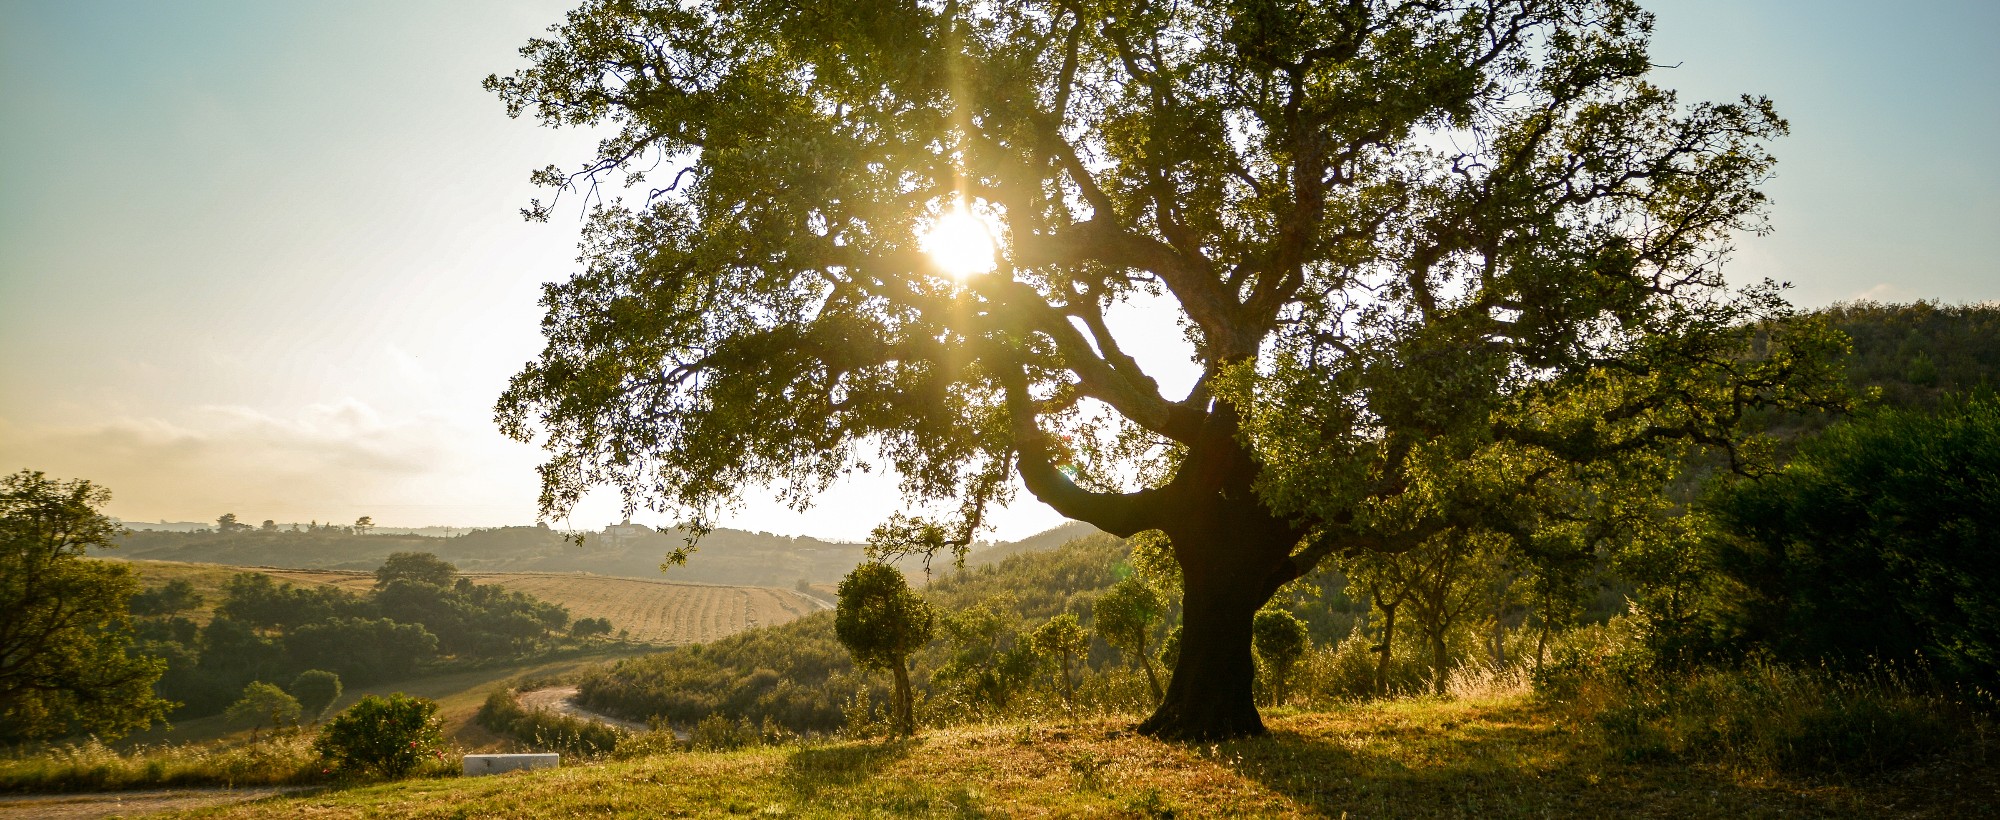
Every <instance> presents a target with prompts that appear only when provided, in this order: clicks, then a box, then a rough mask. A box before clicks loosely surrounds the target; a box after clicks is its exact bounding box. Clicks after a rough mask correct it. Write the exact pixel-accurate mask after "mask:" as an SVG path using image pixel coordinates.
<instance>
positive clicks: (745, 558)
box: [107, 523, 1096, 588]
mask: <svg viewBox="0 0 2000 820" xmlns="http://www.w3.org/2000/svg"><path fill="white" fill-rule="evenodd" d="M607 529H608V530H609V531H608V532H598V533H589V534H586V535H585V536H584V538H583V543H581V544H578V543H576V542H575V541H573V540H570V539H569V538H568V537H567V534H566V533H564V532H562V531H560V530H553V529H550V528H548V527H541V526H535V527H494V528H491V529H482V530H472V531H470V532H467V533H464V534H462V535H457V536H453V537H450V538H438V537H431V536H423V535H410V534H384V533H369V534H365V535H364V534H355V533H351V532H346V531H343V530H341V529H324V528H323V529H319V530H311V531H303V532H295V531H290V530H278V531H261V530H249V531H239V532H230V533H219V532H213V531H201V532H169V531H164V530H144V531H134V532H131V533H128V534H126V535H125V536H124V537H123V538H122V539H120V541H119V549H118V550H117V551H116V552H112V553H108V554H107V556H108V557H116V558H128V559H145V560H154V561H181V562H188V563H205V564H224V565H230V566H257V567H284V568H290V569H328V570H357V571H373V570H374V569H375V568H376V567H377V566H380V565H381V564H382V561H383V559H385V558H388V557H389V556H390V555H391V554H393V553H398V552H428V553H432V554H434V555H436V556H438V557H439V558H443V559H444V560H446V561H450V562H452V563H453V564H456V565H457V566H458V568H459V569H461V570H464V571H467V572H589V573H594V574H597V575H617V576H624V577H627V578H644V579H652V580H660V579H663V578H664V580H668V581H683V582H693V583H705V584H729V585H737V586H765V587H785V588H791V587H794V586H796V585H797V584H798V583H799V582H800V581H805V582H807V583H808V584H833V583H837V582H838V581H839V580H840V578H841V577H842V576H844V575H846V574H847V572H848V571H849V570H851V569H853V568H854V565H855V564H858V563H860V562H861V561H863V560H865V558H866V552H865V546H864V545H862V544H853V543H845V542H838V541H822V540H820V539H817V538H809V537H790V536H783V535H773V534H771V533H765V532H748V531H744V530H732V529H718V530H716V531H714V532H712V533H710V534H709V535H708V536H707V537H706V538H703V539H702V540H701V544H700V551H698V552H697V553H695V555H694V557H693V558H691V559H689V560H688V562H687V564H685V565H683V566H677V567H668V568H666V569H664V570H662V568H661V566H660V564H661V561H662V560H663V559H664V558H665V557H666V555H667V553H669V552H671V551H673V550H674V549H675V548H677V547H680V546H681V545H682V543H683V540H682V538H683V537H682V535H681V533H679V532H678V531H674V530H667V531H655V530H652V529H649V528H646V527H640V526H618V527H611V528H607ZM1095 531H1096V530H1095V528H1092V527H1090V526H1089V525H1087V524H1079V523H1071V524H1066V525H1064V526H1062V527H1058V528H1056V529H1053V530H1050V531H1048V532H1045V533H1042V534H1040V535H1035V536H1030V537H1029V538H1026V539H1023V540H1021V541H1014V542H1003V543H998V544H990V543H989V544H981V545H979V546H978V547H976V548H975V549H974V551H973V553H972V556H971V557H970V559H969V563H975V564H976V563H992V562H995V561H998V560H1000V559H1001V558H1004V557H1006V556H1008V555H1012V554H1015V553H1017V552H1021V551H1023V550H1033V549H1047V548H1051V547H1054V546H1056V545H1058V544H1061V543H1063V542H1065V541H1068V540H1070V539H1072V538H1076V537H1078V536H1080V535H1083V534H1086V533H1090V532H1095ZM902 563H903V564H904V565H905V568H906V569H910V570H913V571H914V570H915V569H916V567H917V565H918V562H916V561H915V560H913V559H912V560H907V561H904V562H902ZM946 563H948V562H946ZM942 566H943V565H942V564H941V565H940V567H939V568H940V569H941V568H942Z"/></svg>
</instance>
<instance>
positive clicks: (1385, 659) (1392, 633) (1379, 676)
mask: <svg viewBox="0 0 2000 820" xmlns="http://www.w3.org/2000/svg"><path fill="white" fill-rule="evenodd" d="M1376 601H1377V602H1378V603H1377V606H1380V603H1379V602H1380V601H1381V598H1380V597H1377V598H1376ZM1397 606H1401V604H1400V603H1399V604H1397V605H1396V606H1384V607H1382V657H1381V658H1379V659H1377V660H1376V661H1375V696H1376V697H1383V698H1386V697H1388V696H1389V658H1390V653H1391V652H1392V651H1393V650H1394V648H1395V646H1396V608H1397Z"/></svg>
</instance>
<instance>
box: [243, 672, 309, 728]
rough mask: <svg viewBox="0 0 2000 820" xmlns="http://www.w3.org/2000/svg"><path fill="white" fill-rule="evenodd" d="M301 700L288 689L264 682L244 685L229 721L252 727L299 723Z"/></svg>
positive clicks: (282, 726) (274, 726) (282, 725)
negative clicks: (286, 691) (287, 692)
mask: <svg viewBox="0 0 2000 820" xmlns="http://www.w3.org/2000/svg"><path fill="white" fill-rule="evenodd" d="M300 711H301V710H300V707H299V700H298V698H295V697H292V696H291V695H288V694H285V690H283V689H279V688H278V687H276V686H272V685H271V684H268V683H265V682H263V681H252V682H251V683H250V685H248V686H245V687H243V697H242V698H240V699H238V700H237V701H236V703H234V704H232V705H231V706H230V707H229V711H228V712H227V713H226V716H227V717H228V718H229V722H231V723H235V724H239V725H243V724H247V725H250V726H252V727H261V726H263V725H265V724H269V725H270V727H271V728H273V729H282V728H284V727H286V726H297V725H298V724H299V713H300Z"/></svg>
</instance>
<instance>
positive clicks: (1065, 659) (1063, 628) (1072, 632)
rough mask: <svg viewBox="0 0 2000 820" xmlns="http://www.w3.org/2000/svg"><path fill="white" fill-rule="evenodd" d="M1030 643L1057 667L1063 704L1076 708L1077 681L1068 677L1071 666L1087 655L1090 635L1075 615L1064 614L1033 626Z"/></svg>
mask: <svg viewBox="0 0 2000 820" xmlns="http://www.w3.org/2000/svg"><path fill="white" fill-rule="evenodd" d="M1029 640H1030V641H1032V642H1033V643H1034V646H1035V650H1036V651H1037V652H1038V653H1040V655H1041V656H1042V658H1044V659H1045V660H1046V661H1047V662H1048V663H1049V664H1050V665H1053V666H1054V667H1055V668H1056V684H1057V689H1058V691H1060V692H1062V698H1063V704H1064V705H1066V706H1072V707H1073V706H1075V705H1076V679H1075V678H1074V677H1072V676H1071V675H1070V670H1071V669H1072V668H1073V666H1074V664H1075V663H1076V662H1077V661H1079V660H1082V659H1083V658H1084V657H1086V656H1087V655H1088V654H1089V653H1090V632H1088V631H1087V630H1085V629H1084V628H1083V625H1082V624H1079V623H1077V620H1076V615H1074V614H1072V613H1068V612H1065V613H1063V614H1061V615H1057V616H1055V617H1053V618H1050V619H1048V621H1046V622H1044V623H1043V624H1042V625H1041V626H1039V627H1036V628H1035V631H1034V633H1033V634H1031V635H1030V636H1029Z"/></svg>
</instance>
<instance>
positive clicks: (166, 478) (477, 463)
mask: <svg viewBox="0 0 2000 820" xmlns="http://www.w3.org/2000/svg"><path fill="white" fill-rule="evenodd" d="M494 438H497V436H493V435H492V434H490V433H486V432H485V431H478V430H466V429H460V427H459V426H458V425H456V424H453V423H451V422H450V421H448V420H446V419H443V418H441V417H419V418H412V419H397V420H389V419H385V418H384V417H383V416H382V414H380V413H378V412H377V411H376V410H375V409H374V408H372V407H370V406H369V405H368V404H366V403H364V402H361V401H358V400H355V399H344V400H341V401H338V402H334V403H330V404H315V405H310V406H307V407H304V408H301V409H299V410H297V411H296V412H292V413H284V414H280V413H273V412H270V411H267V410H263V409H259V408H253V407H244V406H236V405H210V406H203V407H199V408H196V409H194V410H193V411H191V412H190V413H189V414H188V415H187V417H186V418H184V419H180V420H168V419H162V418H157V417H120V418H114V419H111V420H108V421H104V422H100V423H92V424H82V425H75V426H35V427H28V426H22V425H16V424H12V423H10V422H9V421H8V420H6V419H0V465H4V466H6V467H7V468H8V469H19V468H23V467H25V468H29V469H37V470H42V471H45V472H48V473H50V474H51V475H58V476H63V477H81V478H89V479H92V480H93V481H97V482H98V483H100V484H103V485H105V486H108V487H110V488H111V489H112V491H113V492H114V493H115V494H116V500H115V501H114V502H113V511H114V512H115V513H117V514H120V515H123V516H126V517H129V518H135V519H151V518H158V517H175V516H186V515H189V514H190V513H193V512H195V511H203V514H205V515H216V514H220V513H222V512H237V513H239V514H241V515H243V516H245V517H250V518H278V519H281V520H285V519H293V518H321V519H326V518H331V517H336V516H339V517H345V516H347V515H349V514H350V513H351V512H353V511H354V510H357V509H359V510H364V511H366V510H368V509H370V508H371V507H382V506H396V507H425V506H439V507H443V506H449V505H451V502H450V501H445V499H451V500H452V501H459V502H463V501H471V500H472V499H473V498H475V497H481V496H483V497H485V499H486V503H488V504H490V503H491V501H492V500H493V499H494V498H495V496H498V497H500V498H505V497H506V496H511V495H519V494H520V493H519V492H518V491H516V492H506V491H505V490H503V489H501V487H498V486H495V485H496V484H518V483H521V482H520V481H519V480H518V478H517V479H516V480H514V481H506V480H504V479H502V478H501V477H498V476H495V475H493V473H494V471H493V470H491V469H487V468H489V467H490V466H491V465H490V462H491V461H492V453H491V452H482V451H490V450H491V449H492V448H493V446H494V444H495V442H493V441H482V439H494ZM482 462H484V463H482ZM521 477H525V476H521ZM437 501H445V503H422V502H437ZM412 502H415V503H412ZM473 503H474V504H475V505H477V504H479V502H476V501H475V502H473ZM440 512H441V513H442V512H443V511H440ZM361 514H368V513H366V512H364V513H361ZM373 514H375V515H377V516H378V517H380V516H381V514H382V511H381V510H377V511H376V512H374V513H373ZM461 514H462V513H461ZM528 514H532V508H529V509H525V510H522V511H520V512H519V513H516V514H515V515H512V516H509V517H524V516H525V515H528ZM398 517H399V518H400V517H402V516H398ZM419 517H422V518H429V517H430V516H419Z"/></svg>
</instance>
